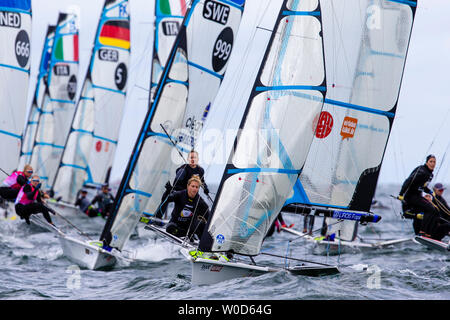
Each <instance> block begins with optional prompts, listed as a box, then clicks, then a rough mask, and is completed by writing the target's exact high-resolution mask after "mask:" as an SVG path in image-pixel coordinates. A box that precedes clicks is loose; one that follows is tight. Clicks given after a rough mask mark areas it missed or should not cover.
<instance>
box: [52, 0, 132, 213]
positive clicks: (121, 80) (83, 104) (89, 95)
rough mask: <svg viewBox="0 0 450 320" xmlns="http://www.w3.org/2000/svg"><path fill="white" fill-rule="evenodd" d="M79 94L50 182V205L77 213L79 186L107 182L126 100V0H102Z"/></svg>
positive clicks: (127, 61) (94, 186)
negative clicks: (53, 175)
mask: <svg viewBox="0 0 450 320" xmlns="http://www.w3.org/2000/svg"><path fill="white" fill-rule="evenodd" d="M94 41H95V42H94V46H93V50H92V54H91V60H90V65H89V67H88V70H87V73H86V76H85V78H84V82H83V87H82V91H81V96H80V98H79V99H78V102H77V105H76V110H75V114H74V116H73V117H72V118H71V119H70V121H71V123H69V124H68V128H69V134H68V136H67V138H66V139H65V141H64V144H63V146H64V151H63V153H62V157H61V160H60V162H59V164H57V165H56V167H57V171H56V176H55V179H54V182H53V184H52V191H53V193H54V196H53V198H54V199H58V201H57V202H56V201H53V202H52V203H51V206H52V207H53V208H54V209H55V210H58V211H60V212H61V214H63V215H66V214H71V213H74V214H76V213H77V212H78V208H77V207H75V206H74V203H75V200H76V197H77V194H78V192H79V191H80V189H81V188H82V187H86V186H91V187H93V188H94V189H96V188H98V187H99V186H101V185H102V184H103V183H105V182H106V183H107V182H108V180H109V174H110V171H111V167H112V162H113V160H114V156H115V151H116V146H117V143H118V136H119V130H120V125H121V121H122V114H123V110H124V106H125V101H126V90H127V79H128V72H129V71H128V65H129V56H130V17H129V13H128V1H124V0H107V1H105V4H104V7H103V10H102V14H101V17H100V20H99V25H98V28H97V32H96V36H95V40H94Z"/></svg>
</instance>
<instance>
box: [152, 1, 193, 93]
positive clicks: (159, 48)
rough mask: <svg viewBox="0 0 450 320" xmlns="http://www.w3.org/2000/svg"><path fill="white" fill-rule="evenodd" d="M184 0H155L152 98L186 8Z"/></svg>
mask: <svg viewBox="0 0 450 320" xmlns="http://www.w3.org/2000/svg"><path fill="white" fill-rule="evenodd" d="M186 2H187V1H186V0H156V1H155V18H156V21H155V41H154V46H153V63H152V76H151V85H150V88H151V93H150V97H151V98H153V95H154V92H155V89H156V86H157V85H158V82H159V80H160V78H161V74H162V72H163V69H164V66H165V65H166V64H167V60H168V58H169V54H170V51H171V49H172V46H173V42H174V41H175V39H176V36H177V35H178V31H179V30H180V28H181V24H182V23H183V19H184V15H185V14H186V10H187V3H186Z"/></svg>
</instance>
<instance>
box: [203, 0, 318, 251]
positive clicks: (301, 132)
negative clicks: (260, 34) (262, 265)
mask: <svg viewBox="0 0 450 320" xmlns="http://www.w3.org/2000/svg"><path fill="white" fill-rule="evenodd" d="M308 2H309V3H308ZM303 3H304V5H303V6H298V4H299V2H294V3H291V6H290V7H291V8H293V9H294V10H295V11H289V10H284V6H282V7H281V10H280V13H279V17H278V19H277V22H276V24H275V26H274V27H273V31H271V32H270V33H271V34H272V39H271V42H270V44H269V46H268V48H267V51H266V58H265V60H264V61H263V63H262V65H261V68H260V74H259V75H258V78H257V81H256V84H255V87H254V92H253V94H252V96H251V97H250V101H249V104H248V106H247V111H246V113H245V115H244V120H243V122H242V124H241V132H240V134H239V135H238V137H237V140H236V143H237V146H236V150H235V151H234V153H233V154H232V155H231V157H230V159H231V161H230V162H231V164H230V165H228V167H227V168H226V170H225V172H224V176H223V178H222V182H221V186H220V187H219V192H218V196H217V198H216V201H215V203H214V209H213V218H212V219H211V221H210V225H209V228H208V233H209V236H206V237H203V238H202V243H201V245H200V249H201V250H211V251H228V250H231V251H233V252H236V253H240V254H246V255H256V254H258V253H259V251H260V248H261V244H262V241H263V239H264V236H265V235H266V233H267V231H268V230H269V228H270V226H271V224H272V223H273V221H274V220H275V218H276V216H277V215H278V213H279V212H280V209H281V208H282V206H283V204H284V202H285V201H286V198H287V197H288V196H289V194H290V193H291V190H292V187H293V186H294V184H295V182H296V180H297V177H298V174H299V173H300V171H301V168H302V166H303V164H304V162H305V160H306V156H307V154H308V150H309V145H310V144H311V142H312V139H313V135H314V131H313V130H312V128H311V123H312V122H313V119H314V116H315V114H316V113H317V112H319V111H320V110H321V108H322V105H323V101H324V94H323V91H325V66H324V59H323V41H322V37H321V33H322V32H321V29H322V28H321V21H320V7H319V5H318V3H317V1H305V2H303ZM285 4H286V1H285V2H284V5H285ZM314 5H315V6H314ZM297 8H314V9H313V11H296V9H297ZM266 32H267V31H266ZM299 55H300V57H302V58H301V59H299V58H298V56H299ZM317 55H318V56H317ZM208 237H209V238H210V240H207V238H208ZM208 242H209V243H208Z"/></svg>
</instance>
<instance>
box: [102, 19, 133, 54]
mask: <svg viewBox="0 0 450 320" xmlns="http://www.w3.org/2000/svg"><path fill="white" fill-rule="evenodd" d="M98 40H99V41H100V43H101V44H103V45H105V46H112V47H118V48H122V49H130V22H129V21H124V20H113V21H107V22H106V23H105V24H104V25H103V27H102V30H101V31H100V37H99V39H98Z"/></svg>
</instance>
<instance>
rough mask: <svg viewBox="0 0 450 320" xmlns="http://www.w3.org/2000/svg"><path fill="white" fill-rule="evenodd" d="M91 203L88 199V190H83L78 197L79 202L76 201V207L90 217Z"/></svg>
mask: <svg viewBox="0 0 450 320" xmlns="http://www.w3.org/2000/svg"><path fill="white" fill-rule="evenodd" d="M90 204H91V203H90V201H89V200H88V198H87V190H86V189H84V188H83V189H81V190H80V193H79V195H78V197H77V200H76V201H75V206H78V207H79V208H80V210H81V212H84V213H86V214H87V215H89V213H88V212H89V210H88V208H89V205H90Z"/></svg>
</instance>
